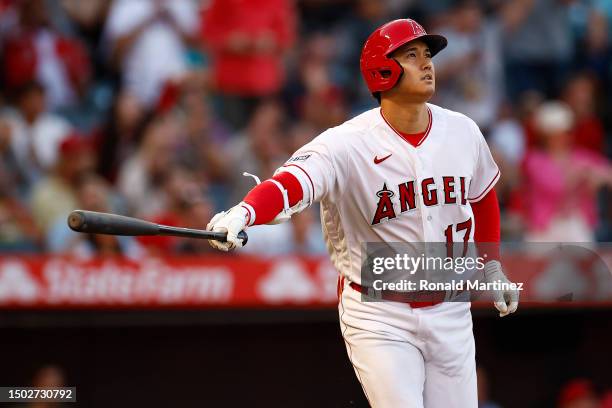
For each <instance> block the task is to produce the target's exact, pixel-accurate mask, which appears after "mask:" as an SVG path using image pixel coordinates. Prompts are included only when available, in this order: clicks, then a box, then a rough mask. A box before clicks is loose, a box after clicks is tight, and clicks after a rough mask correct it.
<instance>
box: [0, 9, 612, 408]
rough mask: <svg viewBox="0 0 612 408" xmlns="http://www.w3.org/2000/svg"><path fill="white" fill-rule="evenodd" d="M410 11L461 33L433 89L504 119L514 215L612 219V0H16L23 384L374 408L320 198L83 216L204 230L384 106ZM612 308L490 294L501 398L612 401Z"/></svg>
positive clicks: (0, 122)
mask: <svg viewBox="0 0 612 408" xmlns="http://www.w3.org/2000/svg"><path fill="white" fill-rule="evenodd" d="M406 16H409V17H411V18H414V19H416V20H418V21H420V22H422V23H423V25H424V26H425V27H426V28H427V29H428V31H430V32H438V33H442V34H444V35H446V36H447V37H448V39H449V47H448V48H447V49H446V50H445V51H444V52H442V53H441V54H439V56H437V57H436V58H435V59H434V62H435V65H436V71H437V89H438V90H437V94H436V96H435V99H434V100H433V101H432V102H434V103H436V104H439V105H442V106H444V107H448V108H450V109H453V110H458V111H460V112H463V113H466V114H468V115H469V116H470V117H472V118H473V119H474V120H476V121H477V123H478V124H479V125H480V127H481V129H482V130H483V133H484V134H485V137H486V138H487V140H488V142H489V144H490V147H491V149H492V151H493V152H494V155H495V157H496V160H497V162H498V163H499V165H500V167H501V171H502V174H503V176H502V179H501V181H500V182H499V183H498V185H497V187H496V188H497V192H498V196H499V197H500V199H501V205H502V239H503V240H505V241H513V242H521V241H532V240H538V241H561V242H573V241H575V242H591V241H593V242H609V241H612V228H611V220H612V216H611V215H612V206H611V205H610V203H611V200H610V194H609V192H610V185H612V171H611V167H610V157H611V154H612V143H611V142H612V138H611V134H612V133H611V132H612V123H611V121H610V118H611V117H612V115H611V113H612V112H611V111H612V100H611V99H610V98H611V95H612V1H610V0H512V1H510V0H481V1H476V0H473V1H469V0H466V1H463V0H462V1H453V0H429V1H420V0H299V1H291V0H201V1H200V0H166V1H164V0H54V1H51V0H49V1H45V0H0V157H1V158H0V344H1V345H2V348H1V349H0V367H1V369H0V385H2V386H13V385H19V386H25V385H32V384H35V385H61V384H66V385H75V386H77V387H78V389H77V397H78V400H79V403H78V405H79V406H84V407H133V406H143V407H144V406H150V407H158V406H159V407H162V406H163V407H192V406H193V407H195V406H199V407H201V406H227V407H234V406H267V407H273V406H274V407H276V406H278V407H280V406H282V407H313V406H320V407H364V406H367V402H366V401H365V399H364V398H363V395H362V392H361V388H360V386H359V384H358V382H357V381H356V379H355V377H354V374H353V371H352V368H351V366H350V364H349V362H348V359H347V358H346V352H345V349H344V344H343V342H342V339H341V337H340V333H339V330H338V326H337V315H336V312H335V303H336V297H335V296H336V295H335V274H336V272H335V271H334V270H333V269H331V267H330V265H329V263H328V261H327V258H326V251H325V245H324V243H323V241H322V236H321V232H320V225H319V221H318V214H317V209H316V208H313V209H312V210H311V211H307V212H304V213H302V214H300V215H299V216H296V217H294V219H293V220H292V221H291V222H290V223H287V224H283V225H280V226H275V227H267V226H264V227H258V228H253V229H250V230H249V234H250V242H249V245H248V246H247V247H246V248H244V250H242V251H240V253H238V254H230V255H221V254H218V253H213V251H212V250H211V249H210V248H209V246H208V244H207V243H206V242H200V241H195V240H186V239H175V238H160V237H155V238H150V237H149V238H146V239H145V238H138V239H133V238H116V237H108V236H85V235H77V234H74V233H72V232H71V231H70V230H69V229H68V228H67V226H66V223H65V220H66V216H67V214H68V213H69V212H70V211H71V210H73V209H75V208H82V209H88V210H95V211H109V212H115V213H120V214H125V215H131V216H137V217H141V218H146V219H149V220H153V221H156V222H160V223H166V224H171V225H178V226H189V227H194V228H204V227H205V226H206V224H207V222H208V220H209V219H210V218H211V216H212V215H213V214H214V213H215V212H217V211H219V210H222V209H226V208H228V207H230V206H232V205H234V204H235V203H236V202H237V201H238V200H240V199H241V198H242V197H243V196H244V194H245V193H246V192H247V191H248V190H249V189H250V188H251V187H252V186H253V181H252V179H251V178H248V177H243V176H242V172H243V171H247V172H249V173H252V174H257V175H258V176H260V177H261V178H262V179H264V178H267V177H269V176H270V175H271V174H272V172H273V171H274V169H275V168H276V167H278V166H279V165H280V164H282V163H283V162H284V161H285V160H286V158H287V157H288V156H289V155H290V154H291V153H292V152H293V151H294V150H296V149H297V147H299V146H301V145H303V144H304V143H306V142H308V141H309V140H311V139H312V138H313V137H315V136H316V135H317V134H318V133H320V132H321V131H323V130H325V129H326V128H328V127H331V126H335V125H337V124H340V123H342V122H343V121H344V120H346V119H348V118H350V117H351V116H353V115H355V114H358V113H360V112H362V111H364V110H366V109H370V108H372V107H374V106H375V101H374V99H373V98H372V97H371V96H370V95H368V93H367V90H366V88H365V86H364V84H363V83H362V80H361V78H360V73H359V64H358V60H359V53H360V49H361V46H362V44H363V42H364V40H365V39H366V37H367V36H368V35H369V33H370V32H371V31H372V30H373V29H374V28H376V27H377V26H379V25H380V24H382V23H383V22H386V21H388V20H390V19H393V18H398V17H406ZM611 318H612V307H611V306H610V303H609V302H608V303H592V304H589V305H588V307H586V305H583V307H576V306H569V307H563V308H550V307H549V308H534V307H532V308H530V307H528V306H521V307H520V308H519V313H518V314H517V315H516V316H512V317H510V318H506V319H503V320H499V319H497V318H496V315H495V313H494V311H493V308H492V307H485V308H476V309H475V311H474V325H475V335H476V343H477V360H478V364H479V366H480V368H479V384H480V393H481V395H480V399H481V406H482V407H487V408H494V407H504V408H505V407H561V408H606V407H607V408H609V407H612V379H611V375H610V367H611V366H612V353H611V352H610V342H611V340H612V327H611V325H610V321H611ZM19 406H21V405H19ZM32 406H34V405H32ZM36 406H38V407H42V406H43V405H36Z"/></svg>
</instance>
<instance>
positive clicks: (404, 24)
mask: <svg viewBox="0 0 612 408" xmlns="http://www.w3.org/2000/svg"><path fill="white" fill-rule="evenodd" d="M417 38H418V39H420V40H422V41H424V42H425V43H426V44H427V46H428V47H429V50H430V51H431V56H432V57H433V56H434V55H436V54H437V53H438V52H439V51H440V50H442V49H443V48H444V47H446V44H447V41H446V38H445V37H443V36H441V35H434V34H427V32H426V31H425V29H424V28H423V27H422V26H421V25H420V24H419V23H417V22H416V21H414V20H411V19H409V18H406V19H401V20H393V21H391V22H389V23H387V24H385V25H383V26H381V27H378V28H377V29H376V31H374V32H373V33H372V34H371V35H370V36H369V37H368V39H367V40H366V42H365V44H364V45H363V49H362V50H361V60H360V61H359V65H360V67H361V74H362V75H363V79H365V81H366V84H367V85H368V89H369V90H370V92H372V93H375V92H384V91H388V90H389V89H391V88H393V87H394V86H395V84H396V83H397V82H398V81H399V79H400V77H401V76H402V73H403V72H404V70H403V69H402V66H401V65H400V64H399V63H398V62H397V61H395V60H394V59H393V58H389V54H391V53H392V52H393V51H395V50H397V49H398V48H399V47H401V46H402V45H404V44H406V43H408V42H410V41H412V40H416V39H417Z"/></svg>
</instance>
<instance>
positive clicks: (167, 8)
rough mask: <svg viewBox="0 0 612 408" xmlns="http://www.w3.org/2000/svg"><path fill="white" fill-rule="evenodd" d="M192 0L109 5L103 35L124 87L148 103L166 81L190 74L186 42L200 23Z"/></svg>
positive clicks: (123, 1)
mask: <svg viewBox="0 0 612 408" xmlns="http://www.w3.org/2000/svg"><path fill="white" fill-rule="evenodd" d="M197 22H198V21H197V10H196V9H195V8H194V5H193V2H192V1H191V0H116V1H115V2H113V4H112V6H111V9H110V11H109V15H108V19H107V21H106V27H105V35H104V36H105V41H106V43H107V49H108V51H109V53H110V60H111V63H112V64H113V65H114V66H115V67H118V68H119V69H120V71H121V77H122V81H123V87H124V88H125V90H127V91H128V92H130V93H131V94H133V95H135V96H136V97H137V98H138V100H139V101H140V103H141V104H143V106H145V107H146V108H151V107H154V106H155V105H156V104H157V102H158V99H159V96H160V95H161V94H162V92H163V90H164V88H165V87H166V86H171V83H172V82H175V81H179V80H180V79H181V78H182V76H183V75H185V74H186V72H187V69H188V66H187V56H186V54H187V45H188V44H189V43H190V42H191V41H193V38H194V35H195V33H196V29H197Z"/></svg>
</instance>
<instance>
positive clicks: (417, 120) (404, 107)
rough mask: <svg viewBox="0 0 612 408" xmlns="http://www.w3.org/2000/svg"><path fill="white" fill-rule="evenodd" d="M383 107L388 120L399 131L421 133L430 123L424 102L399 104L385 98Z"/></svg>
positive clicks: (383, 112)
mask: <svg viewBox="0 0 612 408" xmlns="http://www.w3.org/2000/svg"><path fill="white" fill-rule="evenodd" d="M381 109H382V114H383V116H384V117H385V119H386V120H387V122H389V124H390V125H391V126H393V128H394V129H395V130H397V131H399V132H402V133H409V134H415V133H421V132H424V131H425V130H426V129H427V126H428V125H429V114H428V113H427V105H426V104H425V103H424V102H419V103H405V102H403V103H401V104H399V103H397V102H395V101H393V100H389V99H383V100H382V102H381Z"/></svg>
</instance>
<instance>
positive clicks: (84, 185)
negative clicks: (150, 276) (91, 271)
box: [46, 173, 145, 259]
mask: <svg viewBox="0 0 612 408" xmlns="http://www.w3.org/2000/svg"><path fill="white" fill-rule="evenodd" d="M76 198H77V202H78V207H79V208H81V209H84V210H88V211H99V212H114V213H117V212H121V211H120V209H119V207H118V203H117V199H116V197H115V195H114V194H113V192H112V190H111V189H110V186H109V185H108V183H107V182H106V181H105V180H104V179H103V178H101V177H100V176H98V175H95V174H93V173H88V174H86V175H84V176H83V177H81V179H80V180H79V182H78V185H77V187H76ZM67 216H68V214H62V215H60V216H59V217H57V218H56V219H55V220H54V221H53V222H52V223H51V227H50V228H49V232H48V233H47V245H46V247H47V249H48V250H49V251H50V252H52V253H62V254H71V255H74V256H77V257H79V258H83V259H89V258H91V257H93V256H99V257H105V258H107V257H114V256H119V255H121V256H125V257H127V258H130V259H139V258H141V257H142V256H144V255H145V251H144V249H143V248H142V247H141V246H140V245H139V244H138V243H137V242H136V240H135V239H134V238H133V237H124V236H115V235H103V234H82V233H76V232H73V231H72V230H70V229H69V228H68V225H67V224H66V218H67Z"/></svg>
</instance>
